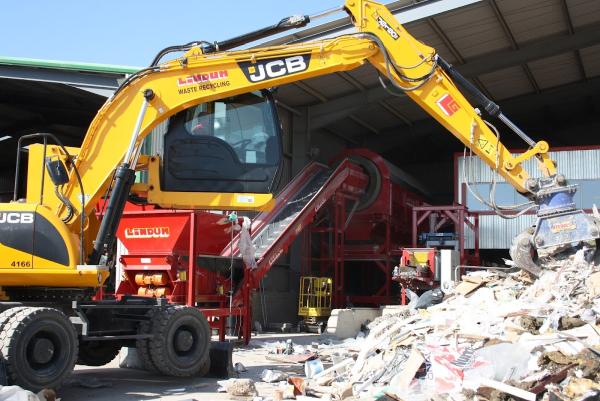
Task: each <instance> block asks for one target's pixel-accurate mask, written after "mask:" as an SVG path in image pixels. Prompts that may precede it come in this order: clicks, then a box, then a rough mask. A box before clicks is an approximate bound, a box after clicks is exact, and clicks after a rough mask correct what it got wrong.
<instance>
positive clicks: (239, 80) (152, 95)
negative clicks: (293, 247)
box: [0, 0, 600, 390]
mask: <svg viewBox="0 0 600 401" xmlns="http://www.w3.org/2000/svg"><path fill="white" fill-rule="evenodd" d="M341 9H343V10H344V11H345V12H346V13H348V14H349V16H350V17H351V20H352V23H353V24H354V26H355V32H354V33H351V34H346V35H341V36H338V37H334V38H331V39H325V40H320V41H313V42H305V43H297V44H290V45H284V46H275V47H265V48H252V49H246V50H233V49H235V48H238V47H240V46H241V45H243V44H245V43H249V42H251V41H254V40H257V39H260V38H264V37H267V36H270V35H273V34H276V33H279V32H282V31H285V30H288V29H294V28H298V27H303V26H305V25H306V24H307V23H308V22H309V20H310V19H311V17H309V16H294V17H289V18H285V19H283V20H281V21H280V22H279V23H277V24H275V25H274V26H271V27H267V28H264V29H261V30H258V31H254V32H251V33H248V34H246V35H242V36H240V37H236V38H233V39H230V40H226V41H222V42H205V41H198V42H192V43H188V44H185V45H181V46H172V47H169V48H166V49H164V50H163V51H161V52H160V53H159V54H158V55H157V57H156V59H155V60H154V61H153V62H152V64H151V65H150V66H149V67H147V68H144V69H142V70H140V71H138V72H137V73H135V74H133V75H131V76H129V77H128V78H127V79H126V81H125V82H124V83H123V84H122V85H121V87H120V88H119V89H118V90H117V91H116V92H115V93H114V95H113V96H112V97H110V99H108V100H107V102H106V103H105V104H104V106H103V107H102V108H101V109H100V111H99V112H98V114H97V116H96V117H95V118H94V120H93V121H92V123H91V125H90V127H89V129H88V131H87V134H86V136H85V139H84V141H83V143H82V145H81V147H80V148H67V147H65V146H63V145H62V144H61V143H60V141H58V139H57V138H56V137H54V136H53V135H52V134H34V135H27V136H24V137H21V138H20V140H19V149H18V150H17V151H18V153H17V154H18V155H21V147H22V146H23V144H24V143H25V141H31V140H32V139H39V140H40V141H41V142H43V143H40V144H35V145H30V146H29V161H28V173H27V194H26V196H25V198H24V199H23V198H21V196H20V195H19V193H18V191H17V189H18V188H19V185H20V182H19V181H20V177H18V176H17V177H16V179H15V194H14V199H13V201H12V202H10V203H5V204H0V286H1V294H2V296H3V299H4V301H3V302H2V303H1V306H2V308H3V309H4V312H2V313H1V314H0V340H1V344H0V354H1V357H2V361H3V364H4V365H5V367H6V371H7V376H8V380H9V382H11V383H14V384H18V385H21V386H23V387H26V388H29V389H34V390H35V389H40V388H43V387H56V386H58V385H59V384H60V383H61V382H62V381H63V379H64V378H65V377H66V376H67V375H68V374H69V373H70V371H71V370H72V368H73V366H74V364H75V362H76V361H77V360H79V361H80V362H81V363H86V361H94V360H97V358H98V357H99V356H102V355H106V354H107V353H114V352H115V350H118V349H119V348H120V347H121V346H122V345H128V346H132V345H136V346H137V347H138V350H139V351H140V355H141V356H142V358H143V359H144V360H145V362H146V364H147V365H149V366H150V367H152V368H153V369H157V370H159V371H160V372H162V373H164V374H168V375H175V376H190V375H196V374H199V373H201V372H203V371H205V370H206V367H207V364H208V363H209V362H208V347H209V342H210V331H209V328H208V324H207V322H206V318H205V317H204V316H203V315H202V313H201V312H200V311H199V310H197V309H196V308H193V307H183V306H173V305H165V304H164V302H163V301H164V300H162V299H156V298H142V297H132V298H127V299H123V300H120V301H116V300H115V301H97V302H96V301H92V300H91V296H92V295H93V293H94V292H95V290H96V289H97V288H98V287H99V286H102V285H103V284H104V282H105V281H106V279H107V277H108V276H109V274H110V273H111V272H110V270H111V268H112V267H111V266H112V265H113V263H112V260H113V258H114V243H115V232H116V230H117V226H118V224H119V220H120V218H121V215H122V213H123V209H124V206H125V203H126V202H127V200H128V199H130V197H132V196H135V197H136V199H139V198H140V197H141V198H143V199H144V201H145V202H147V203H149V204H155V205H159V206H161V207H163V208H194V209H218V210H259V209H261V208H267V207H268V206H269V202H270V201H271V199H272V194H271V191H272V187H273V182H274V180H275V178H276V175H277V171H278V166H279V164H280V161H281V153H282V152H281V143H280V132H279V129H280V124H279V122H278V119H277V113H276V108H275V105H274V101H273V99H272V96H271V93H270V91H269V90H268V88H272V87H276V86H278V85H283V84H287V83H290V82H295V81H299V80H303V79H307V78H311V77H316V76H320V75H325V74H330V73H333V72H336V71H344V70H351V69H354V68H357V67H359V66H361V65H363V64H365V63H370V64H371V65H372V66H373V67H374V68H375V69H376V70H377V71H378V72H379V74H380V80H381V83H382V84H383V85H384V86H385V87H386V88H387V89H388V90H389V91H390V92H392V93H396V94H397V93H401V94H406V95H408V96H409V97H410V98H411V99H413V100H414V101H415V102H416V103H417V104H418V105H419V106H420V107H422V108H423V109H424V110H426V111H427V112H428V113H429V114H430V115H431V116H432V117H434V118H435V119H436V120H437V121H439V123H440V124H442V125H443V126H444V127H445V128H447V130H448V131H449V132H450V133H452V134H453V135H454V136H456V137H457V138H458V139H459V140H460V141H461V142H462V143H463V144H464V145H465V146H466V147H468V148H469V149H471V151H472V152H474V153H475V154H477V155H478V156H479V157H481V158H482V159H483V160H484V161H485V162H486V163H487V164H488V165H489V166H490V167H491V168H492V169H494V170H495V171H496V172H497V173H498V174H500V175H501V176H502V177H504V178H505V179H506V181H507V182H509V183H511V184H512V185H513V186H514V187H515V189H516V190H517V191H518V192H519V193H521V194H523V195H525V196H526V197H528V198H529V199H530V200H531V202H533V204H534V205H536V206H537V207H538V221H537V224H536V226H535V228H533V229H531V230H529V231H527V232H525V233H524V234H522V235H520V236H519V237H518V238H517V241H516V243H515V245H514V247H513V248H512V249H511V255H512V257H513V259H514V261H515V263H516V265H517V266H519V267H521V268H523V269H526V270H528V271H530V272H532V273H533V274H538V273H539V271H540V268H541V267H542V266H541V265H542V261H543V259H544V257H548V256H550V255H553V254H555V253H556V252H562V251H565V250H569V249H572V248H573V247H583V246H589V247H591V248H593V249H594V250H595V241H596V240H597V239H598V237H599V235H600V234H599V229H598V225H597V222H596V221H595V220H594V219H593V218H592V217H590V216H587V215H586V214H585V213H583V211H581V210H577V209H576V208H575V205H574V202H573V194H574V192H575V190H576V188H575V186H570V185H567V182H566V179H565V177H563V176H562V175H559V174H557V171H556V167H555V164H554V163H553V162H552V161H551V160H550V159H549V157H548V150H549V146H548V144H547V143H546V142H544V141H539V142H534V141H533V140H532V139H531V138H529V137H528V136H527V135H526V134H525V133H524V132H522V131H521V130H520V129H519V128H518V127H517V126H516V125H515V124H514V123H512V122H511V121H510V120H509V119H508V118H507V117H506V116H505V115H504V114H503V113H502V112H501V110H500V107H499V106H498V105H497V104H495V103H494V102H492V101H491V100H489V99H487V98H486V97H485V96H484V95H483V94H482V93H481V92H480V91H479V90H477V88H476V87H474V86H473V85H472V84H471V83H470V82H469V81H467V80H466V79H465V78H463V77H462V76H461V75H460V74H459V73H458V72H457V71H456V70H455V69H454V68H453V67H452V66H451V65H450V64H449V63H447V62H446V61H445V60H444V59H443V58H442V57H440V55H439V54H437V53H436V51H435V49H433V48H431V47H429V46H427V45H425V44H423V43H420V42H419V41H417V40H416V39H414V38H413V37H412V36H411V35H410V34H409V33H408V32H407V31H406V30H405V29H404V28H403V27H402V26H401V25H400V24H399V23H398V22H397V20H396V19H395V17H394V16H393V15H392V14H391V13H390V12H389V10H388V9H387V8H386V7H385V6H384V5H381V4H379V3H376V2H373V1H370V0H347V1H346V3H345V5H344V6H343V7H341ZM174 52H178V55H177V56H176V57H175V58H173V59H172V60H170V61H167V62H164V63H160V61H161V60H162V59H163V58H164V57H165V56H166V55H169V54H171V53H174ZM181 52H183V55H180V54H181ZM457 85H459V86H461V87H462V88H463V89H464V90H465V91H466V92H468V93H469V95H470V96H472V97H473V98H474V99H475V100H476V101H477V103H478V105H479V106H480V107H482V110H483V111H484V112H485V113H487V114H488V115H491V116H494V117H496V118H498V119H499V120H501V121H502V122H504V123H505V124H506V125H507V126H508V127H509V128H510V129H511V130H512V131H514V132H515V133H516V134H517V135H518V136H520V137H521V138H522V139H523V140H524V141H525V143H527V146H528V147H529V148H528V150H527V151H526V152H525V153H523V154H521V155H520V156H518V157H514V156H512V155H511V153H510V152H509V151H508V150H507V149H506V148H505V147H504V146H503V145H502V143H501V142H500V141H499V138H498V135H497V133H496V132H495V128H493V126H492V125H491V124H489V123H488V122H486V121H485V120H484V119H483V118H482V116H481V115H480V112H479V111H478V110H477V109H476V108H474V107H473V106H471V104H470V103H469V102H468V101H467V99H466V98H465V96H464V95H463V94H462V93H461V91H460V90H459V89H458V87H457ZM157 127H159V128H162V129H163V131H165V132H166V133H165V135H164V152H163V154H162V157H160V156H158V155H143V154H141V145H142V141H143V139H144V138H145V137H146V136H147V135H148V134H149V133H150V132H151V131H152V130H153V129H154V128H157ZM18 157H19V156H18ZM531 158H535V159H536V160H538V162H539V163H538V164H539V167H540V169H541V170H542V172H543V178H541V179H532V178H530V177H529V175H528V174H527V172H526V171H524V169H523V167H522V163H523V162H524V161H525V160H528V159H531ZM18 163H20V160H18V161H17V164H18ZM140 170H146V171H147V176H148V179H147V182H146V183H143V184H134V178H135V173H136V171H140ZM18 171H19V166H18V165H17V172H18ZM17 174H18V173H17ZM101 199H106V200H107V201H106V203H105V204H106V207H105V209H104V210H101V211H99V210H96V207H97V205H98V204H99V201H101ZM492 206H493V207H494V208H496V209H498V210H499V211H501V210H500V207H498V206H497V205H495V204H494V203H493V202H492ZM99 212H101V213H99ZM97 214H100V215H102V218H101V219H99V218H97Z"/></svg>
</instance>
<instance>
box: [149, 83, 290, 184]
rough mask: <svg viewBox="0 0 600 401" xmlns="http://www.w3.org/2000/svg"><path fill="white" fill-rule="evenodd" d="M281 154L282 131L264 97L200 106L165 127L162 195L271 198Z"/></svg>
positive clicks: (272, 105)
mask: <svg viewBox="0 0 600 401" xmlns="http://www.w3.org/2000/svg"><path fill="white" fill-rule="evenodd" d="M281 153H282V150H281V129H280V124H279V119H278V117H277V110H276V107H275V102H274V100H273V97H272V95H271V93H270V92H269V91H266V90H264V91H258V92H250V93H245V94H242V95H239V96H234V97H228V98H224V99H219V100H215V101H211V102H207V103H200V104H198V105H196V106H192V107H190V108H188V109H185V110H183V111H181V112H179V113H178V114H176V115H175V116H173V117H171V119H170V121H169V126H168V129H167V132H166V134H165V136H164V148H163V156H162V159H163V160H162V174H161V190H162V191H168V192H219V193H258V194H264V193H270V192H272V190H273V185H274V182H275V178H276V176H277V172H278V170H279V165H280V162H281V159H282V158H281Z"/></svg>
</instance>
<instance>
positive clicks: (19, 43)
mask: <svg viewBox="0 0 600 401" xmlns="http://www.w3.org/2000/svg"><path fill="white" fill-rule="evenodd" d="M342 4H343V0H308V1H283V0H280V1H277V0H253V1H243V0H238V1H234V0H221V1H206V0H170V1H164V0H163V1H157V0H146V1H143V0H120V1H118V0H99V1H92V0H88V1H84V0H53V1H42V0H38V1H30V0H21V1H15V0H11V1H6V2H3V4H2V9H3V18H2V23H1V24H0V38H1V39H0V56H10V57H28V58H37V59H48V60H66V61H83V62H92V63H104V64H122V65H132V66H145V65H147V64H149V63H150V61H151V60H152V58H153V57H154V55H155V54H156V53H157V52H158V51H159V50H160V49H162V48H164V47H166V46H170V45H174V44H182V43H187V42H190V41H193V40H208V41H215V40H223V39H227V38H230V37H232V36H236V35H239V34H242V33H245V32H249V31H252V30H254V29H258V28H262V27H264V26H267V25H271V24H274V23H275V22H277V21H279V20H280V19H281V18H283V17H287V16H289V15H292V14H309V15H310V14H314V13H316V12H319V11H323V10H326V9H330V8H332V7H336V6H338V5H342ZM342 16H343V14H341V13H340V14H338V15H337V17H338V18H340V17H342ZM323 22H324V21H323V20H319V21H317V22H316V23H315V25H316V24H318V23H323Z"/></svg>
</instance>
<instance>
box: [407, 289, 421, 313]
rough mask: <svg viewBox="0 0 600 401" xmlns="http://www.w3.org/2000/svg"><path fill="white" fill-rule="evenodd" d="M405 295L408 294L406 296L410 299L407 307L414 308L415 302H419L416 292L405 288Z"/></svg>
mask: <svg viewBox="0 0 600 401" xmlns="http://www.w3.org/2000/svg"><path fill="white" fill-rule="evenodd" d="M406 295H408V298H409V299H410V302H409V303H408V305H407V306H408V307H409V309H415V308H416V307H417V303H418V302H419V296H418V295H417V293H416V292H414V291H411V290H410V288H407V289H406Z"/></svg>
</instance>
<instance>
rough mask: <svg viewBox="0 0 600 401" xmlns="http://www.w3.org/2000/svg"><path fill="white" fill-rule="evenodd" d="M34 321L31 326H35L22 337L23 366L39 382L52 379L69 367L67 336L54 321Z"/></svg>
mask: <svg viewBox="0 0 600 401" xmlns="http://www.w3.org/2000/svg"><path fill="white" fill-rule="evenodd" d="M36 323H37V324H34V325H32V326H37V327H31V329H30V330H29V331H28V332H27V333H26V335H25V336H23V339H22V340H23V343H22V348H21V349H22V356H23V357H24V358H23V359H24V362H25V368H26V370H29V371H30V374H33V375H35V377H38V378H39V379H40V381H41V382H45V381H52V380H54V378H55V377H58V376H60V375H61V374H62V373H63V371H64V370H65V369H68V368H69V366H68V365H69V363H68V360H69V358H68V354H69V348H70V347H69V344H68V341H69V340H68V338H67V337H68V336H67V333H65V332H63V329H62V327H60V326H59V325H57V324H54V322H48V321H46V322H36ZM39 323H42V324H43V326H42V325H41V324H39ZM40 326H41V327H40Z"/></svg>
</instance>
